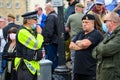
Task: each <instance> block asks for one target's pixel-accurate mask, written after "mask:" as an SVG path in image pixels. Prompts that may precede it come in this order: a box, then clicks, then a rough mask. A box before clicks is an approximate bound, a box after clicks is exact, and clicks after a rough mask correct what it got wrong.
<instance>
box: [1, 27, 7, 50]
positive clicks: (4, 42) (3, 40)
mask: <svg viewBox="0 0 120 80" xmlns="http://www.w3.org/2000/svg"><path fill="white" fill-rule="evenodd" d="M0 39H1V40H0V41H1V42H0V44H1V45H0V52H3V49H4V46H5V44H6V41H5V39H4V37H3V30H2V29H0Z"/></svg>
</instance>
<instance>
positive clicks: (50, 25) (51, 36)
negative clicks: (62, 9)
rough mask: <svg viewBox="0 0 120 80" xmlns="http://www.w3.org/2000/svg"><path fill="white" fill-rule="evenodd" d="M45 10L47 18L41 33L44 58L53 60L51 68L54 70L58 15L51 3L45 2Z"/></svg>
mask: <svg viewBox="0 0 120 80" xmlns="http://www.w3.org/2000/svg"><path fill="white" fill-rule="evenodd" d="M45 10H46V14H47V19H46V22H45V26H44V28H43V32H42V34H43V36H44V38H45V39H44V40H45V41H44V45H45V49H46V58H47V59H49V60H51V61H52V62H53V65H52V70H54V69H55V68H56V67H57V65H58V57H57V48H58V16H57V14H56V13H55V10H54V7H53V6H52V4H51V3H47V4H46V7H45Z"/></svg>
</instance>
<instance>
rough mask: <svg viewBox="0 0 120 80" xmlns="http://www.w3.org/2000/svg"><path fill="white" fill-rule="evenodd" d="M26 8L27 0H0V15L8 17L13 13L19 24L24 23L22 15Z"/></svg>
mask: <svg viewBox="0 0 120 80" xmlns="http://www.w3.org/2000/svg"><path fill="white" fill-rule="evenodd" d="M26 8H27V7H26V0H0V16H3V17H5V18H7V15H8V14H13V15H14V16H15V17H16V23H18V24H22V17H21V15H22V14H23V13H25V12H26Z"/></svg>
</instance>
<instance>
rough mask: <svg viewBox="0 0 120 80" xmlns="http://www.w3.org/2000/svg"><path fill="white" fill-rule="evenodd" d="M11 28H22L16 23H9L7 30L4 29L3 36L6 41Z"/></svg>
mask: <svg viewBox="0 0 120 80" xmlns="http://www.w3.org/2000/svg"><path fill="white" fill-rule="evenodd" d="M11 27H16V28H19V27H20V26H19V25H17V24H15V23H9V24H8V25H7V26H6V27H5V28H3V36H4V38H5V40H6V39H7V32H8V30H9V29H10V28H11Z"/></svg>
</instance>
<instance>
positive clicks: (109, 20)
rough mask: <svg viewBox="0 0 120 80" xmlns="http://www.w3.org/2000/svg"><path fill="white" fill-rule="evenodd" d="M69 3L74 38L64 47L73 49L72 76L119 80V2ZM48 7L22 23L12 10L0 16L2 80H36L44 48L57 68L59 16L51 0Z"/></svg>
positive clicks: (88, 0) (67, 20) (66, 21)
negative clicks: (17, 20)
mask: <svg viewBox="0 0 120 80" xmlns="http://www.w3.org/2000/svg"><path fill="white" fill-rule="evenodd" d="M67 1H68V4H69V5H68V7H67V9H66V10H65V12H64V26H65V32H67V33H68V34H70V37H68V38H66V40H67V41H69V44H68V45H65V47H66V48H67V47H69V49H70V55H71V62H72V75H71V76H72V80H119V79H120V75H119V74H120V69H119V66H120V62H119V57H120V49H119V47H120V44H119V42H120V41H119V38H120V36H119V34H120V17H119V16H120V13H119V12H120V0H110V1H109V2H107V1H106V0H96V1H93V0H86V5H83V4H81V3H79V2H78V1H77V0H67ZM113 5H114V6H113ZM45 11H46V14H44V13H43V9H42V7H37V8H36V9H35V11H33V12H28V13H25V14H23V15H21V16H22V17H23V24H21V25H17V24H15V16H14V15H12V14H9V15H8V18H7V19H5V18H4V17H1V18H0V56H1V57H2V58H0V59H1V60H0V64H1V65H0V79H1V80H37V76H39V75H40V73H39V70H40V65H39V60H41V58H42V57H43V55H42V52H41V51H42V50H41V49H43V48H44V49H45V52H46V54H45V58H46V59H49V60H50V61H52V63H53V64H52V71H51V72H52V73H53V72H54V70H55V68H56V67H57V66H58V55H57V51H58V41H59V37H58V23H59V22H58V14H57V13H56V11H55V9H54V7H53V6H52V4H51V3H50V2H48V3H47V4H46V6H45ZM7 20H8V24H7V25H6V21H7ZM21 73H22V74H21ZM26 76H27V77H26ZM52 79H53V78H52ZM53 80H54V79H53Z"/></svg>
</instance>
